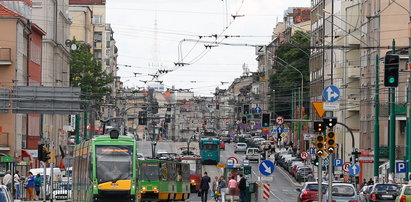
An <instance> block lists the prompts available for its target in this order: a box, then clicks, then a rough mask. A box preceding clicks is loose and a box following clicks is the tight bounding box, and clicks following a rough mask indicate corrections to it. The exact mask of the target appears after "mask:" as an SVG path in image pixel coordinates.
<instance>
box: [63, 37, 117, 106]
mask: <svg viewBox="0 0 411 202" xmlns="http://www.w3.org/2000/svg"><path fill="white" fill-rule="evenodd" d="M72 42H73V43H75V44H77V47H78V48H77V50H73V51H71V61H70V84H71V86H72V87H80V88H81V91H82V92H83V93H84V92H87V98H86V99H91V100H95V101H96V102H99V101H101V100H102V98H103V97H104V96H105V95H107V94H109V93H110V92H111V88H110V87H108V86H107V85H108V84H110V83H112V82H113V81H114V77H113V76H112V75H111V74H107V73H106V72H104V71H103V70H102V68H101V65H100V63H99V62H98V61H97V60H96V59H95V58H94V54H92V53H90V50H89V47H87V46H86V45H82V44H81V43H79V42H78V41H76V40H75V39H73V41H72Z"/></svg>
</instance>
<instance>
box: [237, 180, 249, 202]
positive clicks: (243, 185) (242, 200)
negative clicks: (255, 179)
mask: <svg viewBox="0 0 411 202" xmlns="http://www.w3.org/2000/svg"><path fill="white" fill-rule="evenodd" d="M240 177H241V179H240V183H239V184H238V188H239V189H240V202H245V191H246V189H247V180H246V179H245V177H244V176H243V175H242V174H240Z"/></svg>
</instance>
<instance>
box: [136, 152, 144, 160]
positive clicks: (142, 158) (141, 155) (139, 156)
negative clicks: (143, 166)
mask: <svg viewBox="0 0 411 202" xmlns="http://www.w3.org/2000/svg"><path fill="white" fill-rule="evenodd" d="M137 159H138V160H144V159H145V158H144V155H143V154H142V153H137Z"/></svg>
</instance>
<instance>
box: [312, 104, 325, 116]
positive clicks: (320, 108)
mask: <svg viewBox="0 0 411 202" xmlns="http://www.w3.org/2000/svg"><path fill="white" fill-rule="evenodd" d="M311 104H312V105H313V107H314V109H315V111H316V112H317V114H318V116H319V117H320V118H322V117H323V116H324V114H325V111H324V103H323V102H312V103H311Z"/></svg>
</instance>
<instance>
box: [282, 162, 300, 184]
mask: <svg viewBox="0 0 411 202" xmlns="http://www.w3.org/2000/svg"><path fill="white" fill-rule="evenodd" d="M277 167H278V170H280V171H281V174H282V175H284V176H287V178H288V180H289V181H290V182H291V183H292V184H293V185H294V186H296V187H301V186H303V184H302V183H299V182H296V181H295V180H294V178H292V176H290V174H288V173H287V172H286V171H285V170H284V168H283V167H280V166H277Z"/></svg>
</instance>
